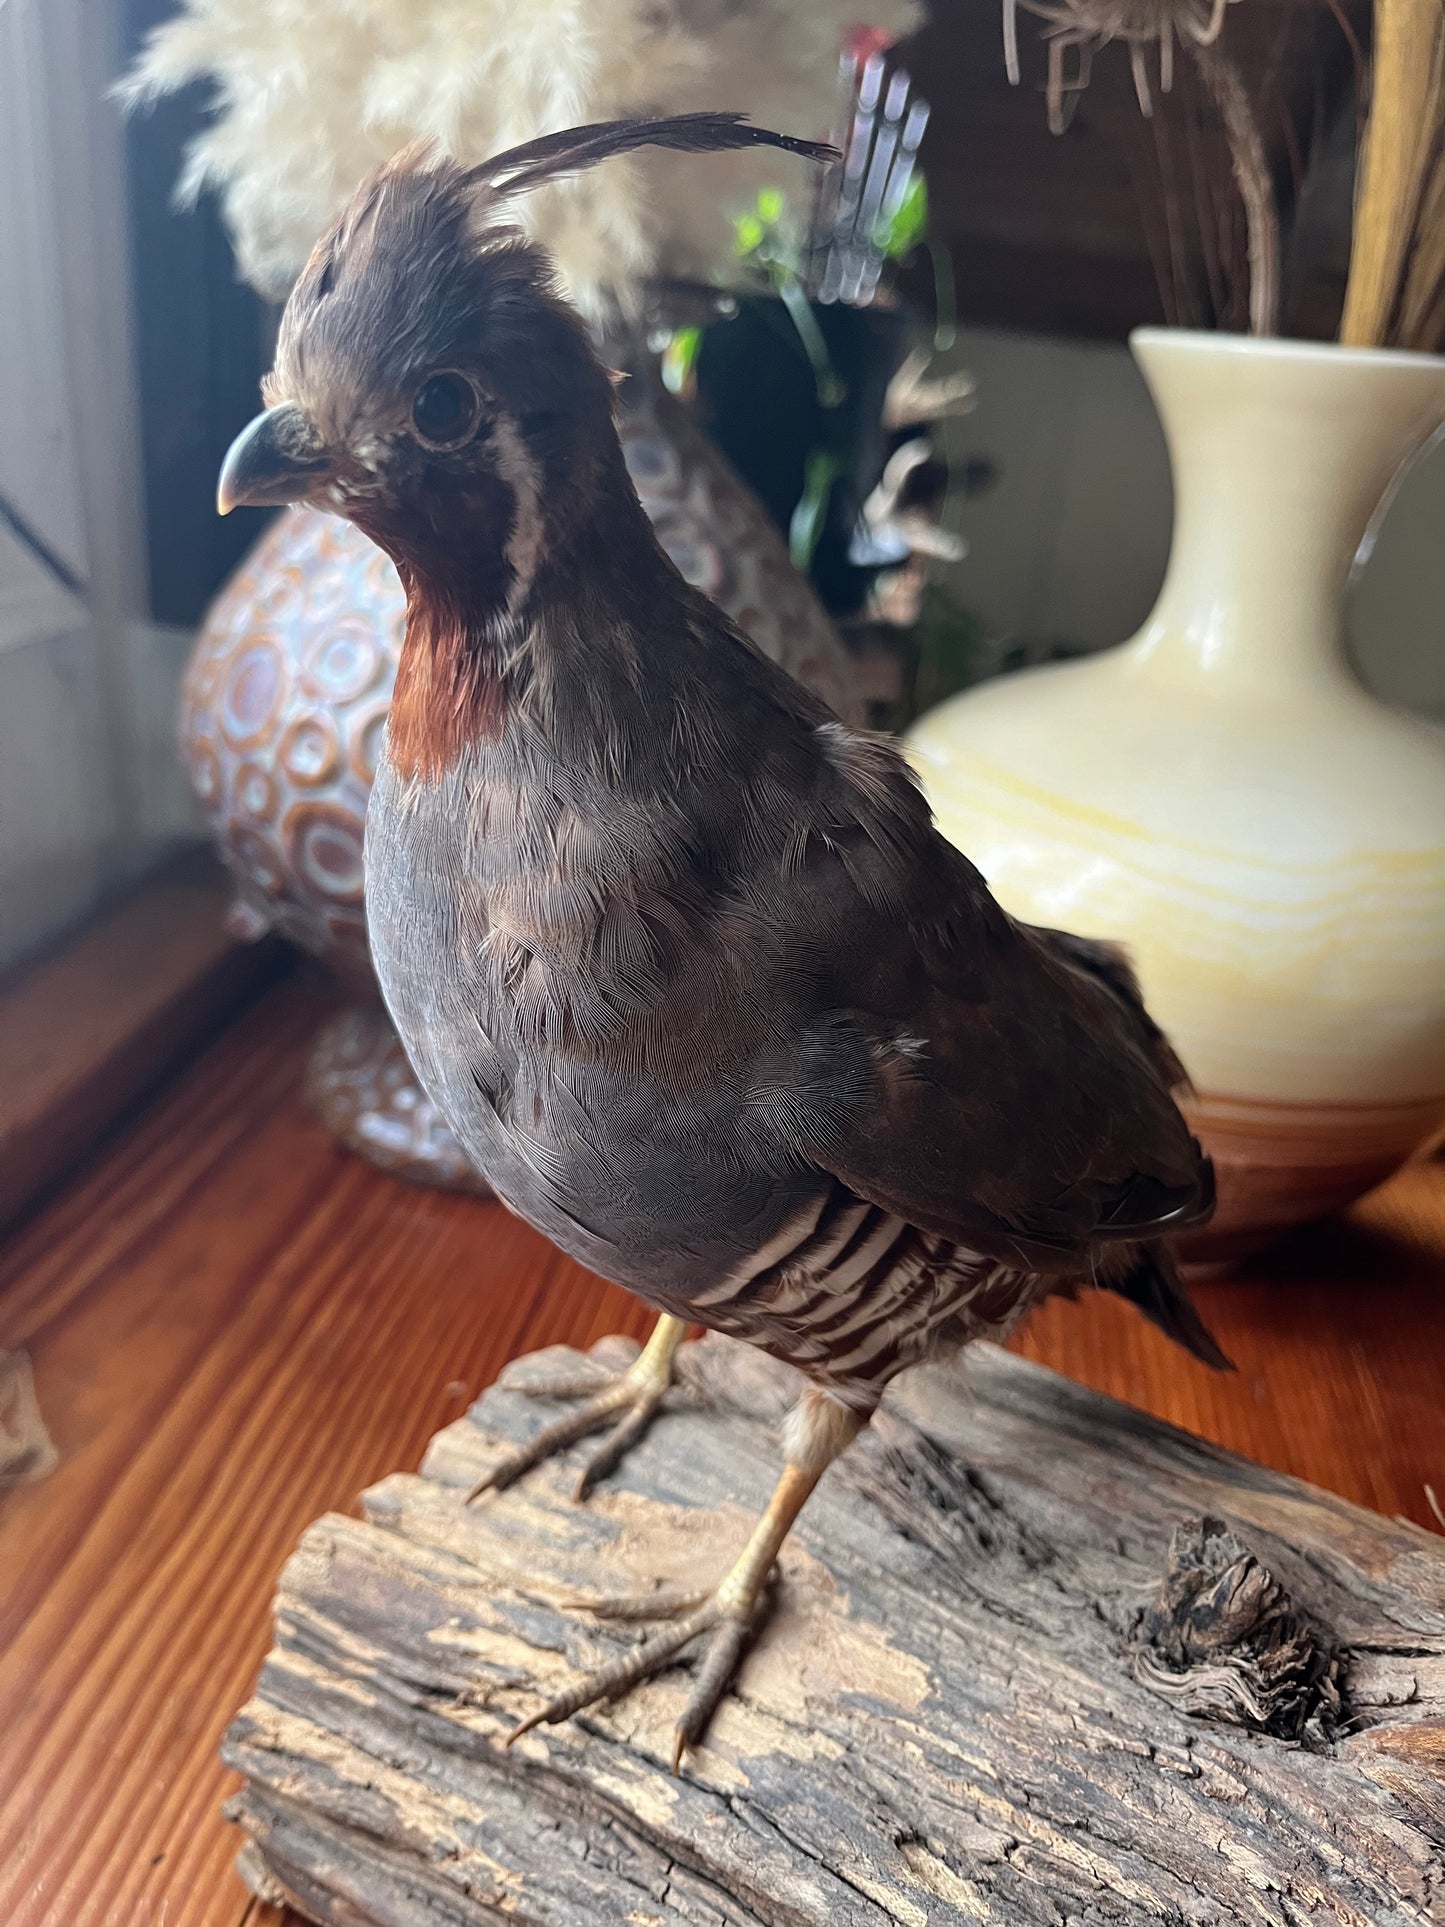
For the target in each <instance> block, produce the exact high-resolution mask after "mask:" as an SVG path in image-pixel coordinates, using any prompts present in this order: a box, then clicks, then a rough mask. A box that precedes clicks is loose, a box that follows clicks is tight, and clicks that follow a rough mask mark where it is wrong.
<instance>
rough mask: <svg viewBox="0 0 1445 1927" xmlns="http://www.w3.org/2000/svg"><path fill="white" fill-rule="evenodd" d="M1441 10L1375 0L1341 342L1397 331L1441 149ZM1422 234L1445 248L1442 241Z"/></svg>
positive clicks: (1417, 0) (1377, 341) (1429, 3)
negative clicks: (1426, 197) (1415, 242)
mask: <svg viewBox="0 0 1445 1927" xmlns="http://www.w3.org/2000/svg"><path fill="white" fill-rule="evenodd" d="M1442 17H1445V16H1442V8H1441V0H1375V45H1374V76H1373V86H1372V90H1371V100H1370V118H1369V123H1368V126H1367V128H1366V130H1365V141H1364V151H1363V154H1362V157H1361V164H1360V180H1359V188H1358V191H1357V193H1356V196H1355V227H1354V243H1353V246H1352V249H1351V253H1350V276H1349V281H1348V284H1347V285H1346V289H1345V310H1344V317H1343V319H1342V321H1341V323H1340V340H1341V341H1342V342H1344V343H1346V344H1347V345H1348V346H1351V347H1357V348H1374V347H1379V346H1381V345H1383V344H1384V343H1385V342H1388V341H1391V340H1393V339H1394V338H1395V337H1394V328H1395V323H1396V319H1397V315H1398V312H1399V308H1400V302H1401V293H1402V287H1403V285H1404V282H1405V276H1406V267H1407V262H1408V260H1409V254H1410V243H1411V240H1412V238H1413V237H1414V236H1415V235H1416V233H1417V231H1418V230H1417V218H1416V217H1417V215H1418V213H1419V211H1420V204H1421V197H1422V195H1423V194H1424V193H1425V185H1426V177H1427V174H1428V173H1429V170H1430V167H1431V163H1432V161H1433V160H1434V159H1435V157H1436V152H1437V147H1438V137H1439V130H1440V113H1441V103H1442V40H1441V24H1442ZM1421 238H1422V240H1423V241H1424V244H1425V246H1426V247H1427V248H1429V249H1430V251H1431V252H1432V253H1435V254H1437V255H1438V253H1439V251H1440V243H1439V241H1438V240H1437V239H1436V238H1435V237H1433V236H1431V235H1429V234H1425V235H1423V236H1422V237H1421ZM1427 305H1432V304H1431V303H1430V301H1429V299H1428V298H1427Z"/></svg>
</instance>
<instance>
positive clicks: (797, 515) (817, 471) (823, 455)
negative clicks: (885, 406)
mask: <svg viewBox="0 0 1445 1927" xmlns="http://www.w3.org/2000/svg"><path fill="white" fill-rule="evenodd" d="M837 479H838V458H837V456H836V455H834V454H833V452H832V450H831V449H827V448H815V449H814V450H813V452H812V454H811V455H809V457H808V461H807V466H806V467H805V469H804V470H803V492H802V494H801V495H800V496H799V497H798V506H797V507H796V508H795V509H794V510H793V518H792V520H791V522H790V523H789V524H788V553H789V555H790V556H791V557H792V561H793V567H794V568H795V569H801V570H802V572H803V574H804V575H806V574H807V572H808V570H809V569H810V568H811V566H812V562H813V554H814V551H815V550H816V549H817V546H818V538H819V536H820V535H821V534H822V533H823V519H824V517H825V516H826V515H827V513H828V497H829V496H830V495H831V494H832V493H833V484H834V482H835V481H837Z"/></svg>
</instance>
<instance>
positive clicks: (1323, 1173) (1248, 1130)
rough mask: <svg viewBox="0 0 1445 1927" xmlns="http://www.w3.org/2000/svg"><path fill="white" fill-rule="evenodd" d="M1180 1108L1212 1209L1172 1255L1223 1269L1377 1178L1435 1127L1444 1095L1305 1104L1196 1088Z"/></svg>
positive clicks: (1350, 1198)
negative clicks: (1203, 1162)
mask: <svg viewBox="0 0 1445 1927" xmlns="http://www.w3.org/2000/svg"><path fill="white" fill-rule="evenodd" d="M1184 1108H1185V1111H1186V1113H1187V1114H1188V1117H1189V1121H1190V1124H1191V1126H1192V1127H1193V1129H1194V1131H1195V1133H1196V1135H1197V1136H1198V1137H1199V1139H1200V1142H1201V1143H1202V1144H1203V1145H1204V1147H1205V1149H1206V1150H1207V1151H1208V1152H1209V1154H1210V1156H1211V1157H1212V1158H1213V1160H1214V1174H1215V1180H1216V1183H1217V1185H1218V1190H1219V1207H1218V1209H1217V1211H1216V1212H1215V1215H1214V1218H1213V1221H1212V1222H1211V1223H1210V1225H1209V1226H1208V1227H1207V1229H1206V1230H1204V1231H1203V1232H1201V1233H1200V1234H1199V1235H1198V1236H1197V1237H1193V1238H1188V1239H1184V1240H1182V1241H1181V1244H1180V1254H1179V1255H1180V1257H1181V1259H1182V1260H1183V1262H1184V1263H1185V1264H1186V1265H1187V1266H1189V1267H1191V1268H1196V1267H1202V1266H1207V1267H1210V1268H1218V1269H1220V1270H1224V1269H1228V1268H1229V1267H1231V1266H1232V1265H1235V1264H1238V1263H1239V1262H1241V1261H1242V1260H1243V1259H1245V1258H1250V1257H1253V1256H1255V1255H1257V1254H1258V1253H1259V1252H1261V1251H1267V1250H1268V1249H1269V1247H1270V1246H1271V1245H1273V1244H1276V1243H1277V1242H1278V1241H1279V1239H1280V1238H1282V1237H1283V1236H1284V1235H1285V1233H1286V1232H1288V1231H1292V1230H1294V1229H1295V1228H1296V1227H1297V1226H1299V1225H1304V1224H1311V1223H1313V1222H1314V1221H1315V1220H1316V1219H1317V1218H1326V1217H1329V1216H1331V1215H1332V1214H1333V1213H1334V1212H1337V1211H1343V1210H1344V1209H1345V1207H1346V1206H1347V1205H1350V1204H1353V1203H1354V1201H1355V1199H1356V1198H1361V1197H1363V1196H1364V1195H1365V1193H1366V1192H1367V1191H1373V1190H1374V1188H1375V1186H1376V1185H1377V1184H1383V1183H1384V1181H1385V1179H1386V1178H1387V1177H1389V1176H1390V1174H1391V1172H1392V1171H1395V1170H1398V1168H1399V1167H1400V1165H1401V1164H1403V1163H1404V1161H1405V1159H1406V1158H1407V1157H1409V1156H1410V1155H1411V1153H1412V1152H1413V1151H1414V1150H1415V1148H1416V1147H1417V1146H1418V1145H1419V1144H1420V1143H1421V1141H1422V1140H1423V1139H1425V1138H1427V1137H1428V1136H1429V1134H1430V1131H1431V1129H1432V1127H1433V1126H1435V1125H1436V1124H1438V1122H1439V1120H1440V1118H1441V1116H1442V1114H1445V1096H1441V1097H1438V1098H1431V1099H1421V1100H1414V1101H1408V1102H1401V1103H1397V1104H1326V1103H1317V1104H1305V1103H1269V1102H1267V1101H1265V1100H1262V1099H1258V1098H1243V1097H1225V1096H1218V1095H1213V1094H1211V1095H1203V1094H1198V1093H1196V1094H1195V1095H1194V1096H1193V1097H1191V1098H1190V1099H1189V1100H1188V1101H1187V1102H1186V1104H1185V1106H1184Z"/></svg>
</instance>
